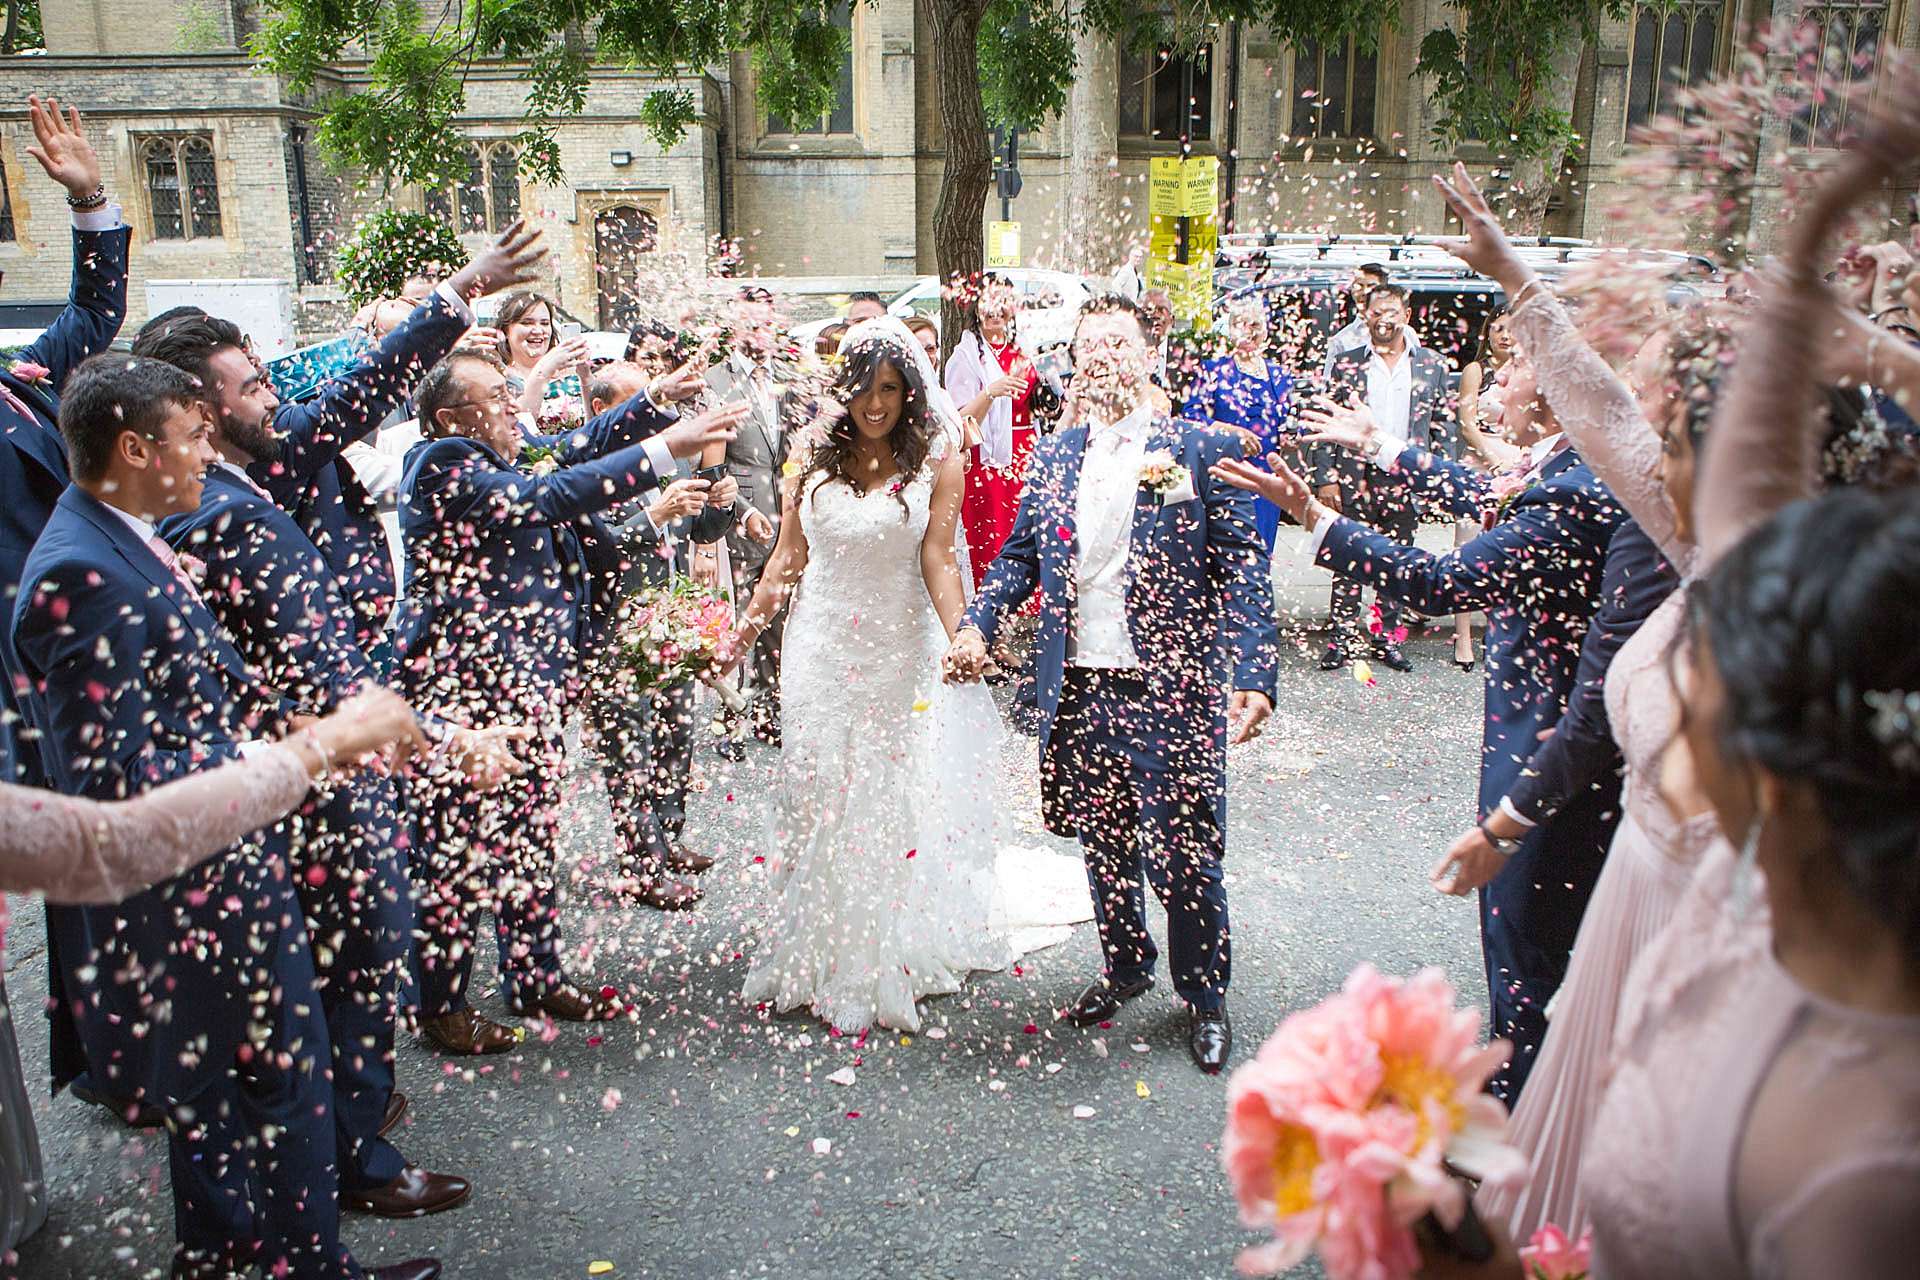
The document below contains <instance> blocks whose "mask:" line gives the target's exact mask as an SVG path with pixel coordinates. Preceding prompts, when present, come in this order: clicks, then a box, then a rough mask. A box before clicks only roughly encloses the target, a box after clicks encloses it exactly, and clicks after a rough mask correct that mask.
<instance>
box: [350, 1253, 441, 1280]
mask: <svg viewBox="0 0 1920 1280" xmlns="http://www.w3.org/2000/svg"><path fill="white" fill-rule="evenodd" d="M367 1280H440V1262H439V1260H438V1259H436V1258H415V1259H414V1260H413V1261H412V1262H399V1263H395V1264H394V1265H393V1266H391V1267H368V1268H367Z"/></svg>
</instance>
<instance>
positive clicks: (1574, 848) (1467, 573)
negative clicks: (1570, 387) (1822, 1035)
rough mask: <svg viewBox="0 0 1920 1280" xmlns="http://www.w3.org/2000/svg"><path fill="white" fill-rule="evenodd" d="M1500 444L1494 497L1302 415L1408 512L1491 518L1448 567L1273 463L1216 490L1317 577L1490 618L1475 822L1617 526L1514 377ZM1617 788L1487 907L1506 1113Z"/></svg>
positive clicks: (1333, 421)
mask: <svg viewBox="0 0 1920 1280" xmlns="http://www.w3.org/2000/svg"><path fill="white" fill-rule="evenodd" d="M1509 368H1510V373H1509V375H1508V381H1507V394H1506V396H1505V397H1504V398H1503V400H1502V402H1501V403H1502V410H1501V421H1500V425H1501V429H1502V431H1503V432H1504V433H1505V434H1506V436H1507V438H1508V439H1510V440H1512V441H1514V442H1515V443H1516V444H1520V445H1522V446H1523V447H1525V448H1527V450H1528V453H1527V455H1526V458H1525V460H1524V464H1523V466H1522V467H1521V468H1520V469H1517V470H1516V471H1515V472H1514V473H1513V474H1512V475H1511V476H1509V477H1508V478H1507V480H1506V482H1505V483H1504V484H1503V485H1502V486H1501V489H1500V490H1499V491H1496V489H1495V486H1494V482H1493V481H1492V480H1491V479H1490V478H1489V477H1487V476H1486V475H1483V474H1482V473H1480V472H1477V471H1474V470H1472V469H1471V468H1468V467H1464V466H1461V465H1460V464H1459V463H1457V462H1451V461H1449V460H1448V459H1446V458H1443V457H1439V456H1437V455H1435V454H1433V453H1430V452H1428V451H1427V450H1426V449H1423V448H1420V447H1418V446H1415V445H1409V444H1408V443H1407V442H1406V441H1405V440H1404V439H1402V438H1400V437H1397V436H1393V435H1390V434H1388V433H1387V432H1385V431H1383V430H1381V429H1379V428H1378V427H1377V425H1376V424H1375V423H1374V421H1373V419H1372V417H1371V416H1370V415H1369V414H1368V413H1367V411H1366V410H1365V409H1362V408H1353V409H1335V410H1333V411H1331V412H1328V411H1324V410H1312V409H1309V410H1305V411H1303V412H1302V414H1301V420H1302V422H1304V423H1306V424H1307V425H1308V426H1309V427H1316V428H1317V429H1316V430H1313V431H1310V432H1309V434H1308V435H1307V437H1306V438H1307V440H1309V441H1310V442H1313V443H1317V444H1334V445H1339V446H1342V447H1345V448H1348V449H1352V450H1354V451H1356V452H1359V453H1361V454H1363V455H1364V456H1366V457H1368V458H1369V459H1370V460H1371V461H1372V463H1373V464H1374V465H1376V466H1379V467H1383V468H1386V469H1390V470H1397V471H1399V472H1401V473H1403V474H1404V475H1406V476H1407V477H1408V479H1409V480H1410V481H1411V482H1412V484H1413V486H1414V491H1415V494H1416V496H1421V497H1424V498H1425V499H1426V500H1429V501H1433V502H1436V503H1438V504H1439V505H1440V506H1442V507H1444V508H1445V509H1446V510H1447V512H1448V514H1450V515H1452V516H1454V517H1456V518H1468V517H1472V516H1475V515H1482V514H1483V513H1490V514H1491V517H1492V518H1491V527H1490V528H1489V529H1488V530H1487V531H1486V532H1485V533H1483V534H1481V535H1480V536H1479V537H1477V538H1475V539H1474V540H1473V541H1471V542H1469V543H1467V544H1466V545H1465V546H1462V547H1457V548H1455V549H1454V550H1453V552H1452V553H1451V554H1449V555H1439V556H1436V555H1432V554H1430V553H1428V552H1425V551H1422V550H1420V549H1419V548H1417V547H1409V546H1404V545H1402V544H1400V543H1398V542H1395V541H1394V540H1393V539H1391V538H1388V537H1385V536H1383V535H1381V534H1378V533H1375V532H1373V531H1372V530H1370V529H1368V528H1366V527H1365V526H1364V525H1361V524H1359V523H1357V522H1355V521H1353V520H1350V519H1346V518H1343V517H1341V516H1340V515H1339V514H1338V513H1337V512H1333V511H1330V510H1329V509H1328V508H1327V507H1326V506H1325V505H1324V504H1322V503H1320V502H1318V501H1315V500H1313V498H1312V496H1311V495H1310V494H1309V492H1308V491H1307V487H1306V484H1305V482H1304V481H1302V480H1301V479H1300V477H1299V476H1297V475H1295V474H1294V472H1293V471H1292V470H1291V469H1289V468H1288V467H1287V466H1286V464H1285V462H1284V461H1283V460H1282V459H1280V458H1279V457H1278V456H1277V455H1276V456H1273V457H1270V458H1269V462H1270V463H1271V464H1274V465H1275V467H1276V470H1275V472H1274V474H1272V475H1267V474H1266V473H1264V472H1261V471H1258V470H1256V469H1254V468H1251V467H1245V466H1241V465H1237V464H1233V463H1229V464H1228V465H1226V466H1224V467H1223V468H1222V475H1223V476H1227V477H1229V478H1231V479H1232V481H1233V483H1235V484H1243V485H1245V486H1246V487H1248V488H1251V489H1253V490H1254V491H1255V492H1257V493H1261V494H1264V495H1265V496H1266V497H1267V498H1269V499H1271V500H1272V501H1273V502H1274V503H1276V504H1277V505H1278V506H1279V507H1280V509H1281V510H1283V511H1286V512H1287V513H1289V514H1290V515H1292V516H1294V518H1295V519H1298V520H1300V521H1301V522H1302V524H1303V525H1305V527H1306V528H1307V529H1308V530H1309V532H1310V533H1311V535H1312V541H1311V543H1310V546H1311V548H1312V549H1313V552H1314V556H1315V562H1316V563H1318V564H1319V565H1321V566H1322V567H1324V568H1327V569H1331V570H1332V571H1333V572H1334V573H1336V574H1339V575H1340V576H1342V577H1345V578H1351V579H1353V580H1354V581H1356V582H1361V583H1371V584H1372V585H1373V586H1374V588H1375V589H1376V590H1378V591H1380V592H1382V593H1385V594H1389V595H1392V596H1395V597H1397V598H1398V599H1399V600H1401V601H1402V602H1403V603H1405V604H1407V605H1408V606H1410V607H1412V608H1414V609H1417V610H1419V611H1420V612H1421V613H1424V614H1427V615H1428V616H1429V617H1438V616H1440V615H1442V614H1449V613H1459V612H1462V611H1463V610H1467V609H1483V610H1485V611H1486V614H1487V681H1486V721H1485V729H1484V732H1483V735H1482V739H1481V748H1480V796H1479V804H1478V813H1479V816H1480V818H1481V819H1482V820H1483V821H1484V820H1485V818H1486V815H1487V814H1488V813H1490V812H1491V811H1492V810H1493V808H1494V807H1495V806H1496V805H1498V804H1499V803H1500V798H1501V797H1502V796H1504V795H1506V794H1507V792H1508V791H1509V790H1511V789H1512V787H1513V785H1514V783H1515V782H1516V781H1517V780H1518V778H1519V775H1520V771H1521V770H1522V769H1523V768H1524V767H1525V765H1526V763H1527V761H1528V760H1529V759H1531V758H1532V756H1533V753H1534V750H1535V748H1536V747H1538V745H1539V737H1540V733H1541V731H1542V730H1545V729H1548V728H1551V727H1552V726H1553V725H1555V724H1556V723H1557V722H1558V721H1559V719H1560V715H1561V713H1562V712H1563V711H1564V710H1565V708H1566V705H1567V698H1568V695H1569V694H1571V693H1572V691H1573V688H1574V683H1575V679H1576V672H1577V670H1578V667H1579V662H1580V649H1581V643H1582V641H1583V640H1584V639H1585V637H1586V634H1587V630H1588V627H1589V624H1590V623H1591V622H1592V620H1593V616H1594V613H1595V611H1596V610H1597V609H1598V607H1599V604H1600V587H1601V578H1602V573H1603V570H1604V567H1605V564H1606V559H1607V548H1608V545H1609V544H1610V543H1611V542H1612V540H1613V534H1614V530H1615V529H1616V528H1617V527H1618V526H1619V525H1620V523H1621V522H1622V520H1624V518H1625V517H1624V515H1623V513H1622V512H1621V510H1620V507H1619V505H1618V504H1617V503H1615V502H1614V500H1613V496H1612V495H1611V494H1610V493H1608V492H1607V489H1606V486H1605V485H1603V484H1601V483H1600V481H1599V480H1598V479H1597V478H1596V477H1595V476H1594V474H1593V472H1592V471H1590V470H1588V469H1587V466H1586V464H1584V463H1583V462H1581V461H1580V458H1579V455H1578V454H1576V453H1574V452H1573V450H1572V449H1570V448H1569V447H1567V440H1566V437H1565V436H1563V435H1561V434H1560V427H1559V423H1558V422H1556V421H1555V420H1554V418H1553V411H1552V410H1551V409H1550V408H1548V407H1547V403H1546V400H1545V398H1544V397H1542V396H1541V395H1540V394H1539V392H1538V388H1537V386H1536V384H1535V382H1534V374H1533V369H1532V366H1531V365H1529V364H1527V363H1526V361H1524V360H1522V359H1516V360H1514V362H1513V363H1512V365H1510V366H1509ZM1618 800H1619V779H1618V778H1617V777H1615V778H1613V779H1612V780H1611V782H1610V783H1603V784H1602V785H1600V786H1597V787H1594V788H1591V789H1589V790H1587V791H1586V792H1584V793H1582V794H1580V795H1578V796H1575V797H1572V798H1570V799H1569V800H1568V802H1567V804H1566V805H1565V807H1564V808H1562V809H1561V810H1560V811H1559V812H1558V813H1556V814H1555V815H1554V816H1553V818H1552V819H1551V820H1550V821H1547V822H1543V823H1541V824H1540V825H1539V826H1538V827H1536V828H1534V829H1533V830H1532V831H1530V832H1529V833H1528V834H1527V836H1526V838H1525V839H1524V840H1521V841H1517V842H1513V843H1512V844H1511V845H1510V846H1509V847H1508V850H1507V854H1508V858H1509V862H1510V865H1509V867H1508V868H1507V870H1506V871H1505V872H1504V873H1503V874H1501V875H1500V876H1499V877H1497V878H1496V879H1495V880H1494V881H1493V882H1492V883H1490V884H1488V885H1487V886H1486V888H1485V889H1484V890H1482V891H1481V895H1480V933H1481V946H1482V949H1483V951H1484V953H1485V957H1486V966H1487V989H1488V992H1489V994H1490V995H1491V998H1492V1004H1493V1034H1495V1035H1498V1036H1506V1037H1508V1038H1509V1039H1511V1040H1512V1042H1513V1057H1512V1058H1511V1059H1510V1060H1509V1061H1508V1063H1507V1064H1506V1066H1504V1067H1503V1068H1502V1069H1501V1071H1500V1072H1499V1073H1498V1074H1497V1075H1495V1076H1494V1078H1493V1080H1492V1082H1491V1085H1490V1087H1491V1088H1492V1090H1493V1092H1494V1093H1495V1094H1496V1095H1498V1096H1499V1097H1501V1098H1503V1099H1505V1100H1506V1101H1508V1102H1509V1103H1511V1102H1512V1101H1513V1100H1514V1099H1516V1098H1517V1097H1518V1096H1519V1094H1520V1088H1521V1086H1522V1085H1523V1084H1524V1083H1525V1082H1526V1078H1527V1073H1528V1071H1530V1070H1531V1069H1532V1066H1533V1062H1534V1059H1535V1055H1536V1054H1537V1052H1538V1050H1539V1047H1540V1041H1541V1039H1542V1037H1544V1036H1545V1034H1546V1014H1545V1010H1546V1006H1547V1002H1548V1001H1549V1000H1551V999H1552V998H1553V993H1554V992H1555V991H1557V990H1559V987H1560V982H1561V979H1562V978H1564V977H1565V976H1566V970H1567V961H1568V958H1569V956H1570V955H1571V953H1572V950H1573V939H1574V935H1575V934H1576V933H1578V932H1579V929H1580V917H1581V916H1582V915H1583V914H1584V913H1585V911H1586V907H1587V899H1588V898H1589V897H1590V896H1591V895H1592V893H1593V886H1594V882H1595V881H1596V880H1597V879H1598V878H1599V875H1600V864H1601V862H1602V861H1603V860H1604V859H1605V857H1606V852H1607V845H1608V844H1609V843H1610V842H1611V839H1612V835H1613V824H1614V822H1615V821H1616V820H1617V818H1618V814H1619V804H1618Z"/></svg>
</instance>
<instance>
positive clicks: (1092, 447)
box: [1072, 403, 1153, 670]
mask: <svg viewBox="0 0 1920 1280" xmlns="http://www.w3.org/2000/svg"><path fill="white" fill-rule="evenodd" d="M1152 434H1153V406H1152V405H1151V403H1148V404H1143V405H1141V406H1140V407H1139V408H1137V409H1135V410H1134V411H1133V412H1132V413H1130V414H1128V415H1127V416H1126V417H1124V418H1122V419H1120V421H1118V422H1116V423H1113V424H1112V425H1111V426H1104V427H1103V426H1098V425H1096V426H1093V427H1092V428H1091V430H1090V431H1089V433H1088V435H1087V451H1086V454H1085V456H1084V457H1083V458H1082V459H1081V462H1080V491H1079V493H1077V494H1076V495H1075V496H1074V524H1075V527H1076V530H1077V539H1078V542H1079V559H1078V562H1077V563H1076V564H1075V565H1074V576H1075V580H1076V582H1077V584H1078V591H1077V592H1076V604H1075V616H1074V645H1073V655H1072V661H1073V665H1074V666H1076V667H1103V668H1108V669H1121V670H1132V669H1134V668H1136V667H1138V666H1139V665H1140V657H1139V655H1138V654H1136V653H1135V652H1134V650H1133V636H1132V634H1131V633H1130V632H1129V631H1128V630H1127V554H1128V552H1129V551H1131V550H1132V545H1133V510H1134V503H1135V501H1136V500H1137V499H1138V498H1139V495H1140V464H1141V461H1142V460H1143V459H1144V458H1145V457H1146V453H1147V440H1148V438H1149V437H1150V436H1151V435H1152Z"/></svg>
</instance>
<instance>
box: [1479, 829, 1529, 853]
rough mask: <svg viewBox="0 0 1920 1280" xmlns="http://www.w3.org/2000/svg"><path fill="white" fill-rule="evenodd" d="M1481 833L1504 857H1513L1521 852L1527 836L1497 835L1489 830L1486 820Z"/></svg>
mask: <svg viewBox="0 0 1920 1280" xmlns="http://www.w3.org/2000/svg"><path fill="white" fill-rule="evenodd" d="M1480 834H1481V835H1483V836H1485V837H1486V838H1487V843H1488V844H1490V845H1492V846H1493V851H1494V852H1495V853H1497V854H1499V855H1500V856H1501V857H1503V858H1511V857H1512V856H1513V855H1514V854H1516V853H1518V852H1520V845H1521V843H1522V842H1523V841H1524V840H1525V839H1526V837H1525V836H1497V835H1495V834H1493V832H1491V831H1489V830H1487V824H1486V823H1484V822H1483V823H1481V824H1480Z"/></svg>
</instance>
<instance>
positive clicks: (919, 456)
mask: <svg viewBox="0 0 1920 1280" xmlns="http://www.w3.org/2000/svg"><path fill="white" fill-rule="evenodd" d="M885 369H892V370H893V371H894V373H896V374H897V375H899V378H900V383H901V386H902V388H903V389H904V391H905V395H904V396H903V397H902V403H901V406H900V420H899V421H898V422H896V423H894V424H893V430H892V431H890V432H888V433H887V448H888V450H889V451H891V452H892V454H893V465H894V466H895V467H897V468H898V469H899V475H898V476H897V477H896V478H895V482H894V484H893V486H892V491H893V497H894V500H895V501H897V502H898V503H899V504H900V508H901V510H903V511H904V510H906V507H907V499H906V497H905V494H904V490H905V488H906V486H907V484H908V482H910V481H911V480H912V479H913V478H914V477H915V476H917V475H919V474H920V468H921V467H922V466H924V465H925V464H926V461H927V454H928V453H929V452H931V451H932V449H933V433H934V419H933V416H932V414H930V413H929V412H928V403H927V384H926V381H925V380H924V379H923V378H921V376H920V369H919V366H918V365H916V364H915V363H914V361H913V357H911V356H910V355H908V354H907V353H906V352H904V351H902V350H900V348H899V347H898V346H897V345H895V344H894V343H892V342H888V341H886V340H884V339H877V338H876V339H871V340H869V341H866V342H862V343H861V344H859V345H858V346H856V347H854V348H852V349H851V350H849V351H848V352H847V354H846V356H845V358H844V361H843V362H842V364H841V365H840V375H839V377H837V378H835V379H834V382H833V386H832V387H830V388H829V389H828V391H827V394H828V395H829V396H830V397H832V399H833V401H834V402H835V403H836V404H838V405H839V407H840V410H841V411H840V413H839V414H838V415H836V416H835V417H834V419H833V421H832V422H830V423H828V424H827V430H826V436H825V438H824V439H822V440H821V441H820V443H819V444H816V445H815V446H814V447H813V452H812V454H811V455H810V456H809V457H808V459H807V470H806V474H805V475H803V476H801V477H800V492H802V493H805V492H806V491H807V482H808V481H809V480H811V479H812V478H813V476H814V475H815V474H816V473H818V474H820V475H824V476H826V477H827V479H828V480H829V481H833V480H844V481H846V482H847V484H848V485H850V486H852V487H853V488H854V489H856V490H857V489H859V488H861V487H862V486H861V485H860V483H859V481H858V480H856V479H855V477H854V475H853V473H852V471H850V470H849V467H850V466H851V465H852V462H853V440H854V436H855V434H856V430H857V429H856V428H855V427H854V425H853V412H852V408H851V406H852V404H853V402H854V400H856V399H857V398H859V397H860V396H862V395H865V394H866V393H867V391H868V389H869V388H871V387H872V386H873V384H874V383H875V382H876V381H877V380H878V379H879V377H880V374H881V372H882V371H883V370H885Z"/></svg>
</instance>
